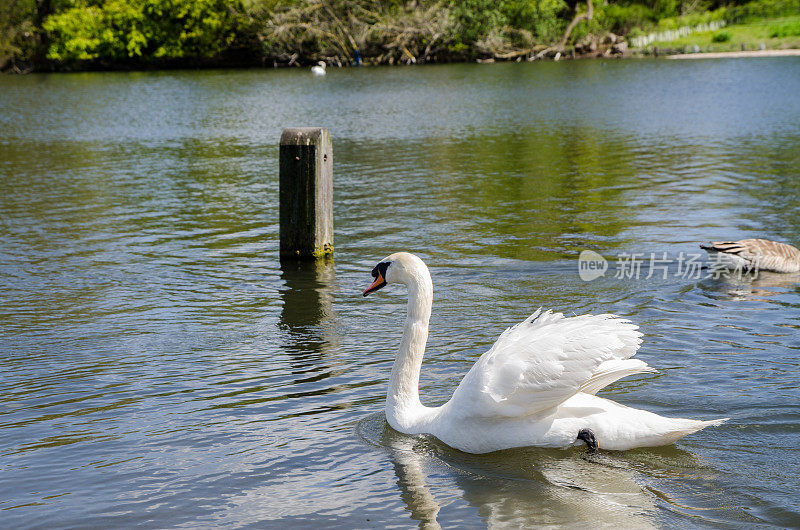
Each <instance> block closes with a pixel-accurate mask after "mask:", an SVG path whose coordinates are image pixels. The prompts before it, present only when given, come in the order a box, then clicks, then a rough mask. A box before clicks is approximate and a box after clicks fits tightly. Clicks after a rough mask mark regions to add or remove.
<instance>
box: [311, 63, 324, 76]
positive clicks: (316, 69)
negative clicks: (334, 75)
mask: <svg viewBox="0 0 800 530" xmlns="http://www.w3.org/2000/svg"><path fill="white" fill-rule="evenodd" d="M311 73H312V74H314V75H325V61H320V62H318V63H317V64H315V65H314V66H312V67H311Z"/></svg>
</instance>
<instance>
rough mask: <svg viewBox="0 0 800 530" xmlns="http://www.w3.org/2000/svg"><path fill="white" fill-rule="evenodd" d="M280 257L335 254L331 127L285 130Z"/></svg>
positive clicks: (309, 257) (319, 256)
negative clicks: (329, 130) (329, 131)
mask: <svg viewBox="0 0 800 530" xmlns="http://www.w3.org/2000/svg"><path fill="white" fill-rule="evenodd" d="M280 238H281V246H280V249H281V257H284V258H289V257H293V258H298V259H315V258H321V257H323V256H326V255H329V254H332V253H333V145H332V143H331V135H330V134H329V133H328V129H325V128H323V127H291V128H288V129H284V130H283V134H282V135H281V147H280Z"/></svg>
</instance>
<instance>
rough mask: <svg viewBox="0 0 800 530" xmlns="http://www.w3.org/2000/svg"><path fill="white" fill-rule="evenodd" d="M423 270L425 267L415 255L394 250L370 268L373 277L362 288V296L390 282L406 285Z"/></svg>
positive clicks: (425, 269)
mask: <svg viewBox="0 0 800 530" xmlns="http://www.w3.org/2000/svg"><path fill="white" fill-rule="evenodd" d="M423 270H424V271H427V267H426V266H425V263H424V262H423V261H422V260H421V259H419V258H418V257H417V256H415V255H414V254H410V253H408V252H396V253H394V254H392V255H390V256H387V257H385V258H383V259H382V260H380V261H379V262H378V264H377V265H375V268H374V269H372V277H373V278H375V279H374V280H373V282H372V284H370V286H369V287H367V288H366V289H365V290H364V296H367V295H368V294H370V293H374V292H375V291H377V290H379V289H382V288H383V287H385V286H386V285H389V284H390V283H402V284H404V285H408V284H409V283H410V282H412V281H413V280H414V278H415V277H418V276H419V272H420V271H423Z"/></svg>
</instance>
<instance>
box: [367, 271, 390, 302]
mask: <svg viewBox="0 0 800 530" xmlns="http://www.w3.org/2000/svg"><path fill="white" fill-rule="evenodd" d="M377 272H378V275H377V276H375V281H374V282H372V283H371V284H370V286H369V287H367V288H366V289H365V290H364V296H367V295H368V294H369V293H374V292H375V291H377V290H378V289H380V288H381V287H383V286H384V285H386V280H384V279H383V274H381V271H377Z"/></svg>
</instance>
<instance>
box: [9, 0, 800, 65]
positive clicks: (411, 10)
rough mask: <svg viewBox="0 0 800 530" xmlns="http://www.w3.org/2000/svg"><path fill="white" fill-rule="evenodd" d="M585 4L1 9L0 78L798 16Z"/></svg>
mask: <svg viewBox="0 0 800 530" xmlns="http://www.w3.org/2000/svg"><path fill="white" fill-rule="evenodd" d="M588 1H591V0H588ZM586 2H587V0H462V1H459V2H448V1H445V0H408V1H404V0H350V1H347V0H232V1H228V0H0V69H4V70H8V69H16V70H24V69H26V68H30V67H31V66H36V67H37V68H42V67H50V68H60V69H64V68H93V67H125V66H131V67H142V66H150V65H152V66H162V65H165V64H173V65H182V64H227V63H228V62H229V61H232V60H236V61H238V62H239V63H250V64H259V63H273V62H274V63H276V64H277V63H284V64H285V63H288V64H295V63H307V62H309V61H312V60H318V59H325V60H327V61H329V62H334V63H337V62H338V63H347V62H351V61H353V60H356V58H357V57H362V58H364V59H365V60H369V61H372V62H380V63H394V62H406V63H411V62H418V61H437V60H438V61H443V60H459V59H465V58H480V57H493V58H499V59H511V58H515V57H519V56H521V55H523V54H530V53H533V52H536V51H538V50H541V49H543V48H548V47H552V46H553V45H554V44H556V43H559V41H561V37H562V35H564V40H563V41H562V42H561V44H563V43H564V42H566V43H567V44H569V43H573V42H578V41H580V40H581V39H584V40H585V39H586V38H587V35H595V36H599V35H605V34H608V33H609V32H611V33H616V34H621V35H626V34H628V33H629V32H631V31H649V30H650V29H653V28H665V27H666V28H670V27H677V26H680V25H691V24H694V23H698V22H697V21H698V20H700V21H707V20H709V19H711V18H716V19H725V20H727V21H729V22H740V21H746V20H749V19H753V18H758V17H777V16H786V15H796V14H798V13H800V0H753V1H750V2H746V1H742V0H732V1H728V0H617V1H613V2H610V3H609V2H608V1H606V2H605V3H603V2H599V3H598V2H597V0H595V1H594V3H593V11H589V10H588V9H587V8H588V6H587V3H586ZM579 14H583V15H589V14H591V15H592V16H583V18H582V19H581V18H580V17H576V15H579ZM573 18H575V20H574V21H573V24H571V25H570V21H571V20H573ZM577 22H580V23H577ZM568 25H569V30H568V31H567V34H568V35H567V34H565V29H566V28H568ZM573 26H574V28H573ZM573 29H574V31H573ZM782 31H783V33H787V32H788V33H792V32H794V31H795V29H794V28H793V27H792V28H788V27H787V29H786V30H782ZM567 36H568V37H569V39H567Z"/></svg>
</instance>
